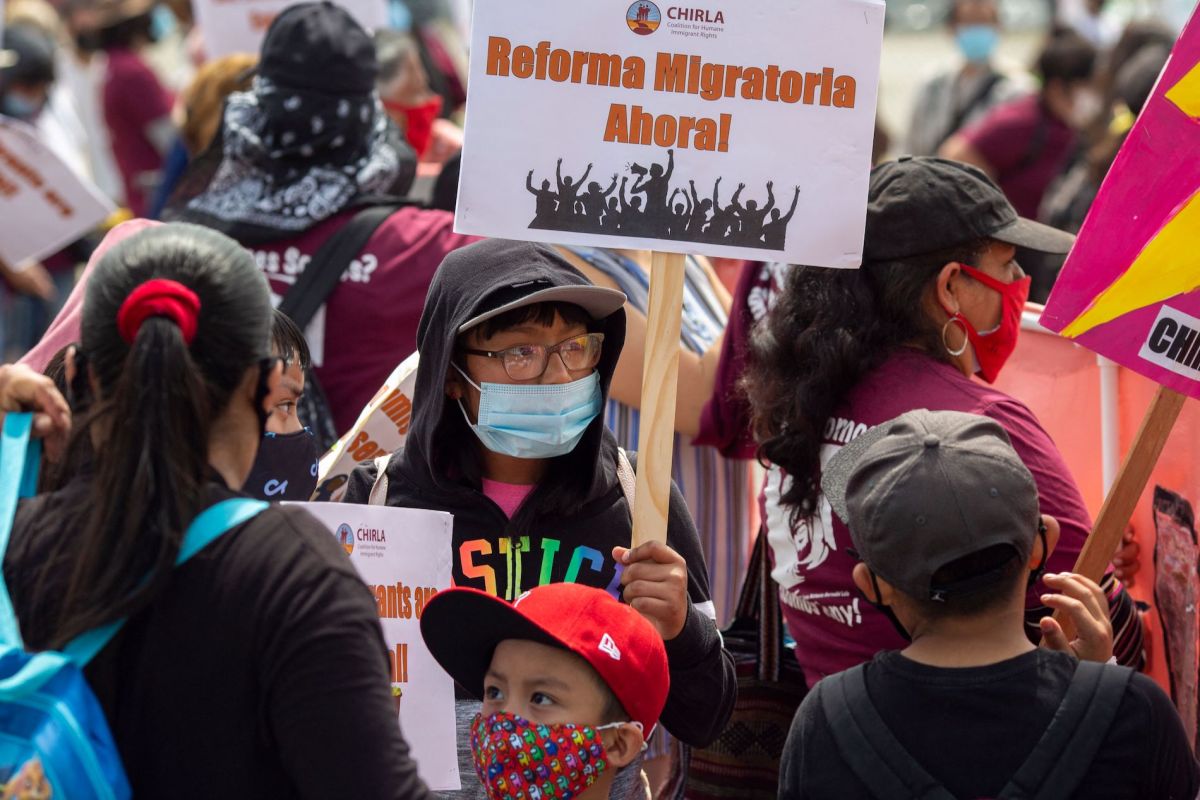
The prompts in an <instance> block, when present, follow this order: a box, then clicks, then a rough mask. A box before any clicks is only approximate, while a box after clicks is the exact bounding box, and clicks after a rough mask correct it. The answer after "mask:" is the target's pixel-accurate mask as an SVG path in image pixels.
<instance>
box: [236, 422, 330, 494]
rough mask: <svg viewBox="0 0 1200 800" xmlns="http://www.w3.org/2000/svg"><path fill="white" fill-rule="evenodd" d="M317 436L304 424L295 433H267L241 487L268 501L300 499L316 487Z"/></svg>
mask: <svg viewBox="0 0 1200 800" xmlns="http://www.w3.org/2000/svg"><path fill="white" fill-rule="evenodd" d="M318 456H319V454H318V453H317V439H316V437H315V436H313V433H312V431H310V430H309V429H308V428H305V429H304V430H302V431H298V432H296V433H267V434H264V435H263V438H262V441H261V442H259V444H258V456H257V457H256V458H255V459H254V467H253V468H252V469H251V470H250V477H248V478H246V483H245V485H243V486H242V491H243V492H245V493H246V494H247V495H249V496H250V497H254V498H256V499H258V500H268V501H270V502H281V501H284V500H296V501H304V500H308V499H309V498H311V497H312V494H313V492H314V491H316V488H317V460H318Z"/></svg>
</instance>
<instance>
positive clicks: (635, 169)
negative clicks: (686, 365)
mask: <svg viewBox="0 0 1200 800" xmlns="http://www.w3.org/2000/svg"><path fill="white" fill-rule="evenodd" d="M883 17H884V6H883V3H882V2H880V0H803V1H802V0H761V2H756V3H754V4H752V5H747V4H740V5H714V4H708V3H706V4H694V3H693V4H689V5H687V6H680V5H672V4H668V3H661V4H660V3H656V2H652V1H651V0H635V2H633V3H632V4H628V3H626V2H624V0H601V1H599V2H590V3H570V4H564V3H558V2H554V1H553V0H505V2H499V1H498V0H488V2H480V3H477V4H476V6H475V9H474V17H473V27H472V36H471V42H472V50H471V52H472V56H473V57H472V59H471V69H470V82H469V87H468V94H469V100H468V103H467V105H468V108H469V109H470V110H469V112H468V114H467V119H466V128H465V137H464V143H463V160H462V176H461V178H460V182H459V195H458V206H457V211H456V214H455V229H456V230H458V231H460V232H463V233H476V234H481V235H485V236H499V237H505V238H510V239H526V240H532V241H541V242H551V243H561V244H581V245H591V246H596V247H622V248H641V249H650V250H653V251H655V254H654V259H653V263H652V268H651V273H650V295H649V307H648V313H647V318H646V344H645V353H644V359H645V360H644V362H643V369H642V377H643V380H642V397H641V402H640V405H639V408H640V410H641V414H642V416H641V425H640V427H639V434H638V463H639V469H638V474H637V489H636V497H637V502H636V503H635V505H634V509H633V522H634V524H633V531H634V533H633V543H634V544H635V545H636V544H640V543H642V542H644V541H649V540H659V541H665V538H666V525H667V511H668V508H669V504H670V472H671V458H672V453H671V442H672V437H673V434H674V417H675V401H676V397H677V390H678V387H677V385H676V383H677V377H678V370H679V328H680V314H681V311H682V297H683V279H684V263H683V254H685V253H701V252H702V253H705V254H708V255H714V256H726V257H730V258H746V259H752V260H763V259H770V260H782V261H791V262H802V263H806V264H814V265H821V266H829V267H846V268H853V267H857V266H858V265H859V263H860V262H861V260H862V246H863V233H864V228H865V220H866V196H867V184H868V181H869V177H870V175H869V171H870V165H871V142H872V139H873V135H874V121H875V97H876V92H877V90H878V84H879V59H880V49H881V46H882V41H883Z"/></svg>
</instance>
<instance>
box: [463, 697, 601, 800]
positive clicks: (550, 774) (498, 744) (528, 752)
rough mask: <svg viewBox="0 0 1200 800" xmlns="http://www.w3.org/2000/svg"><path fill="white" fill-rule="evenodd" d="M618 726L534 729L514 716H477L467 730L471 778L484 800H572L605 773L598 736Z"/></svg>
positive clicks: (528, 722)
mask: <svg viewBox="0 0 1200 800" xmlns="http://www.w3.org/2000/svg"><path fill="white" fill-rule="evenodd" d="M622 724H624V723H621V722H617V723H614V724H612V725H602V726H600V727H598V728H591V727H588V726H586V725H535V724H533V723H532V722H530V721H529V720H526V719H522V718H521V717H518V716H517V715H515V714H509V713H504V712H502V713H499V714H492V715H491V716H490V717H487V718H485V717H484V716H483V715H482V714H479V715H476V717H475V721H474V722H473V723H472V724H471V754H472V756H474V758H475V772H476V773H477V774H478V775H479V780H480V781H481V782H482V783H483V786H484V789H486V790H487V796H488V798H489V800H571V798H573V797H578V796H579V795H580V794H581V793H582V792H583V791H584V790H586V789H587V788H588V787H589V786H591V785H592V784H593V783H595V782H596V781H597V780H599V779H600V776H601V775H603V774H604V770H606V769H608V757H607V754H606V753H605V752H604V743H603V742H601V741H600V731H603V730H608V729H609V728H617V727H620V726H621V725H622Z"/></svg>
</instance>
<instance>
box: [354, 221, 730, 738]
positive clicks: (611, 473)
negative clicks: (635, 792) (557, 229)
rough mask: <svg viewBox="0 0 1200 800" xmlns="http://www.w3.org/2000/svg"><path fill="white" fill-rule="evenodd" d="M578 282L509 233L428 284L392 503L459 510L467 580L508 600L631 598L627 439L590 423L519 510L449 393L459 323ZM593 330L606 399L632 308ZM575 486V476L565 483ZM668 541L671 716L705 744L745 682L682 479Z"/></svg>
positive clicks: (368, 475) (459, 553) (672, 724)
mask: <svg viewBox="0 0 1200 800" xmlns="http://www.w3.org/2000/svg"><path fill="white" fill-rule="evenodd" d="M576 285H583V286H587V285H591V284H590V282H589V281H588V279H587V278H585V277H584V276H583V275H582V274H581V273H579V272H578V271H577V270H575V269H574V268H573V267H572V266H571V265H570V264H568V263H567V262H566V261H565V260H564V259H562V258H561V257H560V256H559V255H558V254H557V253H555V252H554V251H553V250H552V249H551V248H548V247H545V246H542V245H532V244H527V243H519V242H503V241H498V240H489V241H485V242H480V243H478V244H475V245H471V246H470V247H466V248H463V249H461V250H458V251H456V252H453V253H451V254H450V255H448V256H447V257H446V259H445V260H444V261H443V262H442V265H441V266H440V267H439V268H438V271H437V274H436V275H435V276H434V279H433V282H432V283H431V284H430V287H429V294H428V296H427V297H426V300H425V310H424V313H423V314H422V316H421V323H420V326H419V327H418V329H417V347H418V350H419V352H420V354H421V360H420V365H419V366H418V368H417V382H416V389H415V390H414V402H413V407H414V410H413V420H412V427H411V428H410V430H409V435H408V439H407V441H406V443H405V447H404V450H403V451H401V452H399V453H397V454H396V455H394V456H392V458H391V460H390V461H389V462H388V466H387V478H388V492H387V504H388V505H389V506H397V507H406V508H427V509H433V510H437V511H448V512H450V513H451V514H453V515H454V583H455V585H456V586H470V587H475V588H478V589H482V590H484V591H487V592H489V593H491V594H495V595H498V596H500V597H504V598H506V599H510V600H511V599H515V598H516V597H518V596H519V595H520V594H521V592H524V591H526V590H528V589H532V588H533V587H535V586H539V585H542V584H547V583H556V582H577V583H583V584H587V585H589V586H595V587H598V588H601V589H605V590H607V591H609V592H610V593H612V594H614V595H616V596H619V595H620V591H621V571H622V568H621V567H620V566H619V565H618V564H617V563H616V562H615V561H614V560H613V558H612V549H613V548H614V547H616V546H623V547H628V546H629V545H630V541H631V538H632V521H631V516H630V510H629V504H628V502H626V499H625V495H624V493H623V492H622V491H621V486H620V482H619V480H618V478H617V444H616V441H615V440H614V439H613V437H612V434H610V433H609V431H608V429H607V428H605V426H604V420H603V418H602V417H598V418H597V419H596V420H594V421H593V422H592V424H591V425H590V426H589V427H588V429H587V431H586V432H585V433H584V436H583V439H582V440H581V441H580V442H579V444H578V445H577V446H576V447H575V450H574V451H573V452H572V453H570V454H568V455H565V456H561V457H559V458H556V459H553V461H552V463H551V465H550V470H549V471H548V472H549V474H552V475H555V476H556V480H555V481H553V482H550V481H543V482H542V483H541V484H540V485H539V486H538V487H537V488H536V489H534V491H533V492H532V493H531V494H530V495H529V497H528V498H527V499H526V501H525V502H524V503H523V504H522V505H521V508H520V509H519V510H518V511H517V513H516V514H515V515H514V516H513V518H512V519H511V520H510V519H508V518H507V516H506V515H505V513H504V512H503V511H502V510H501V509H500V507H499V506H498V505H496V504H495V503H494V502H493V501H492V500H491V499H489V498H488V497H487V496H485V495H484V494H483V491H482V489H481V488H480V481H479V477H478V474H472V473H473V472H475V473H477V468H475V469H472V467H471V462H472V461H473V459H471V458H469V457H468V458H465V459H464V458H462V457H461V454H462V453H464V452H468V451H467V448H475V449H474V450H470V451H469V452H471V453H474V452H477V448H479V447H481V446H482V445H481V444H480V443H479V440H478V439H476V437H475V435H474V434H473V433H472V432H471V430H470V428H469V427H467V425H466V422H465V421H464V420H463V417H462V412H461V410H460V409H459V407H458V404H457V403H456V402H454V401H451V400H449V399H448V398H446V396H445V392H444V387H445V383H446V376H447V374H448V373H449V370H450V369H451V358H452V356H453V354H454V348H455V342H456V339H457V338H458V336H459V328H460V326H462V325H463V324H464V323H465V322H467V321H469V320H471V319H472V318H474V317H476V316H477V315H478V314H480V313H482V312H483V311H486V310H490V309H493V308H497V307H499V306H500V305H501V304H503V303H507V302H510V301H512V300H514V299H516V298H518V297H522V296H525V295H528V294H531V293H533V292H535V291H540V290H543V289H547V288H551V287H556V286H576ZM591 327H592V328H593V330H598V331H600V332H603V333H604V337H605V338H604V352H603V355H602V356H601V359H600V363H599V364H598V366H597V371H598V372H599V374H600V385H601V388H602V390H603V392H604V395H605V399H607V396H608V388H609V384H610V383H611V381H612V376H613V372H614V371H615V369H616V365H617V359H618V357H619V356H620V354H621V346H622V345H623V344H624V341H625V312H624V310H619V311H617V312H616V313H614V314H611V315H609V316H608V317H607V318H605V319H603V320H598V321H596V322H595V323H594V324H593V325H592V326H591ZM434 461H436V462H437V464H438V465H440V466H435V465H434ZM464 462H465V463H466V466H465V467H463V466H460V465H461V464H463V463H464ZM375 478H376V469H375V466H374V464H373V463H371V462H367V463H364V464H363V465H360V466H359V467H358V468H357V469H356V470H355V472H354V473H353V475H352V476H351V478H350V483H349V485H348V488H347V493H346V502H351V503H366V502H367V500H368V497H369V495H370V492H371V487H372V486H373V485H374V482H375ZM551 483H555V484H558V485H557V486H552V485H551ZM563 483H568V484H570V487H569V488H568V489H566V490H565V491H566V494H564V488H563V486H562V484H563ZM556 507H557V508H558V510H555V508H556ZM667 544H668V545H670V547H671V548H672V549H674V550H675V551H676V552H678V553H679V554H680V555H682V556H683V557H684V559H685V560H686V561H687V565H688V596H689V601H690V602H689V604H688V615H687V621H686V623H685V625H684V628H683V631H682V632H681V633H680V634H679V636H677V637H676V638H675V639H672V640H671V641H669V642H667V643H666V645H667V656H668V659H669V662H670V667H671V692H670V696H669V697H668V699H667V705H666V708H665V709H664V711H663V714H662V724H663V726H664V727H665V728H666V729H667V730H668V731H670V732H671V734H672V735H674V736H675V737H677V738H678V739H681V740H682V741H684V742H686V743H688V744H690V745H692V746H697V747H701V746H704V745H706V744H708V743H710V742H711V741H712V740H713V739H714V738H715V737H716V736H717V734H718V733H720V732H721V730H722V729H723V728H724V726H725V723H726V722H727V721H728V719H729V715H730V713H731V712H732V710H733V703H734V700H735V699H736V696H737V681H736V676H735V674H734V667H733V659H732V657H731V656H730V655H729V653H727V652H726V651H725V649H724V648H723V647H722V644H721V639H720V636H719V635H718V633H717V629H716V626H715V625H714V623H713V622H712V620H711V619H709V618H708V617H707V616H705V614H704V613H702V612H701V611H700V610H698V608H697V607H698V606H699V607H701V608H704V607H709V608H711V602H710V597H709V589H708V570H707V567H706V565H705V563H704V554H703V552H702V551H701V549H700V541H699V538H698V537H697V535H696V528H695V524H694V523H693V522H692V518H691V515H690V514H689V513H688V510H687V506H686V505H685V503H684V500H683V497H682V495H680V494H679V491H678V490H677V489H675V488H674V487H672V491H671V504H670V511H669V522H668V528H667Z"/></svg>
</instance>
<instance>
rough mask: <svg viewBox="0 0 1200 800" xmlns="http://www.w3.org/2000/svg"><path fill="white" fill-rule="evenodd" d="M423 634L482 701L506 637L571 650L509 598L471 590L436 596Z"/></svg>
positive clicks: (436, 655)
mask: <svg viewBox="0 0 1200 800" xmlns="http://www.w3.org/2000/svg"><path fill="white" fill-rule="evenodd" d="M421 637H422V638H423V639H424V640H425V644H426V645H427V646H428V647H429V652H430V653H432V654H433V657H434V659H435V660H436V661H437V662H438V663H439V664H441V665H442V669H444V670H446V672H447V673H449V675H450V677H451V678H453V679H454V680H455V682H456V683H458V684H459V685H460V686H462V687H463V688H464V689H466V690H467V691H468V692H470V693H471V694H472V695H474V696H475V697H477V698H479V699H480V700H482V699H483V679H484V676H486V675H487V671H488V667H489V666H491V663H492V653H494V652H495V650H496V645H498V644H500V642H503V641H504V640H505V639H528V640H531V641H534V642H540V643H541V644H545V645H550V646H551V647H562V648H564V649H570V648H567V646H566V645H565V644H563V642H561V641H559V640H558V639H556V638H555V637H553V636H551V635H550V634H549V633H547V632H546V631H544V630H543V629H542V628H540V627H538V626H537V625H536V624H534V623H533V622H530V621H529V620H528V619H526V618H525V617H524V616H522V615H521V613H520V612H519V611H517V609H516V608H515V607H513V606H512V605H511V604H509V603H507V602H506V601H504V600H501V599H500V598H498V597H493V596H492V595H490V594H486V593H484V592H481V591H479V590H478V589H467V588H462V589H452V590H450V591H446V592H440V593H439V594H436V595H434V597H433V599H432V600H430V601H429V605H427V606H426V607H425V611H424V613H422V614H421Z"/></svg>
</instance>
